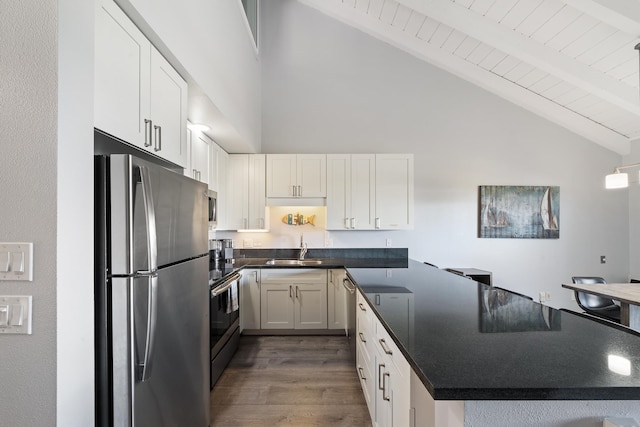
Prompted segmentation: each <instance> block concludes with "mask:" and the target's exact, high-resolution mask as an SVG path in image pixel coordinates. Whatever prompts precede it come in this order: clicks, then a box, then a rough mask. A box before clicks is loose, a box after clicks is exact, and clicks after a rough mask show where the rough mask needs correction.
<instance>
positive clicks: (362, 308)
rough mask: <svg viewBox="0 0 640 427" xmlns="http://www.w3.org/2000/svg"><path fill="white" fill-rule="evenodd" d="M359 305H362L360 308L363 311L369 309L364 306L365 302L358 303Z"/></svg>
mask: <svg viewBox="0 0 640 427" xmlns="http://www.w3.org/2000/svg"><path fill="white" fill-rule="evenodd" d="M358 307H360V310H362V311H367V309H366V308H364V304H362V303H361V302H359V303H358Z"/></svg>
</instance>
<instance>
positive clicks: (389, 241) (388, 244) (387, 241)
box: [385, 239, 391, 248]
mask: <svg viewBox="0 0 640 427" xmlns="http://www.w3.org/2000/svg"><path fill="white" fill-rule="evenodd" d="M385 243H386V245H387V247H388V248H390V247H391V239H387V240H386V242H385Z"/></svg>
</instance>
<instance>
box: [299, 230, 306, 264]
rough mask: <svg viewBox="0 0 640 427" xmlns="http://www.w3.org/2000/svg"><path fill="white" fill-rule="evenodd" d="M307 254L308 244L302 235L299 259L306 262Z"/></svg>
mask: <svg viewBox="0 0 640 427" xmlns="http://www.w3.org/2000/svg"><path fill="white" fill-rule="evenodd" d="M306 254H307V244H306V243H304V235H303V234H302V233H300V256H299V257H298V259H299V260H300V261H304V256H305V255H306Z"/></svg>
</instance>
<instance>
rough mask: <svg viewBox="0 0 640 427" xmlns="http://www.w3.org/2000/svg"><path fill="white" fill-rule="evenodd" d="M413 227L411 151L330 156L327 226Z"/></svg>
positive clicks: (391, 228) (334, 227)
mask: <svg viewBox="0 0 640 427" xmlns="http://www.w3.org/2000/svg"><path fill="white" fill-rule="evenodd" d="M412 227H413V155H412V154H351V155H349V154H328V155H327V229H329V230H375V229H380V230H395V229H405V228H412Z"/></svg>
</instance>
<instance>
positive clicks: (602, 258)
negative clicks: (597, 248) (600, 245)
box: [600, 255, 607, 264]
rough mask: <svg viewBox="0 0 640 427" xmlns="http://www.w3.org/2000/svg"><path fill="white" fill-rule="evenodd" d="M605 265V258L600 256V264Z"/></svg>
mask: <svg viewBox="0 0 640 427" xmlns="http://www.w3.org/2000/svg"><path fill="white" fill-rule="evenodd" d="M606 263H607V256H606V255H600V264H606Z"/></svg>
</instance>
